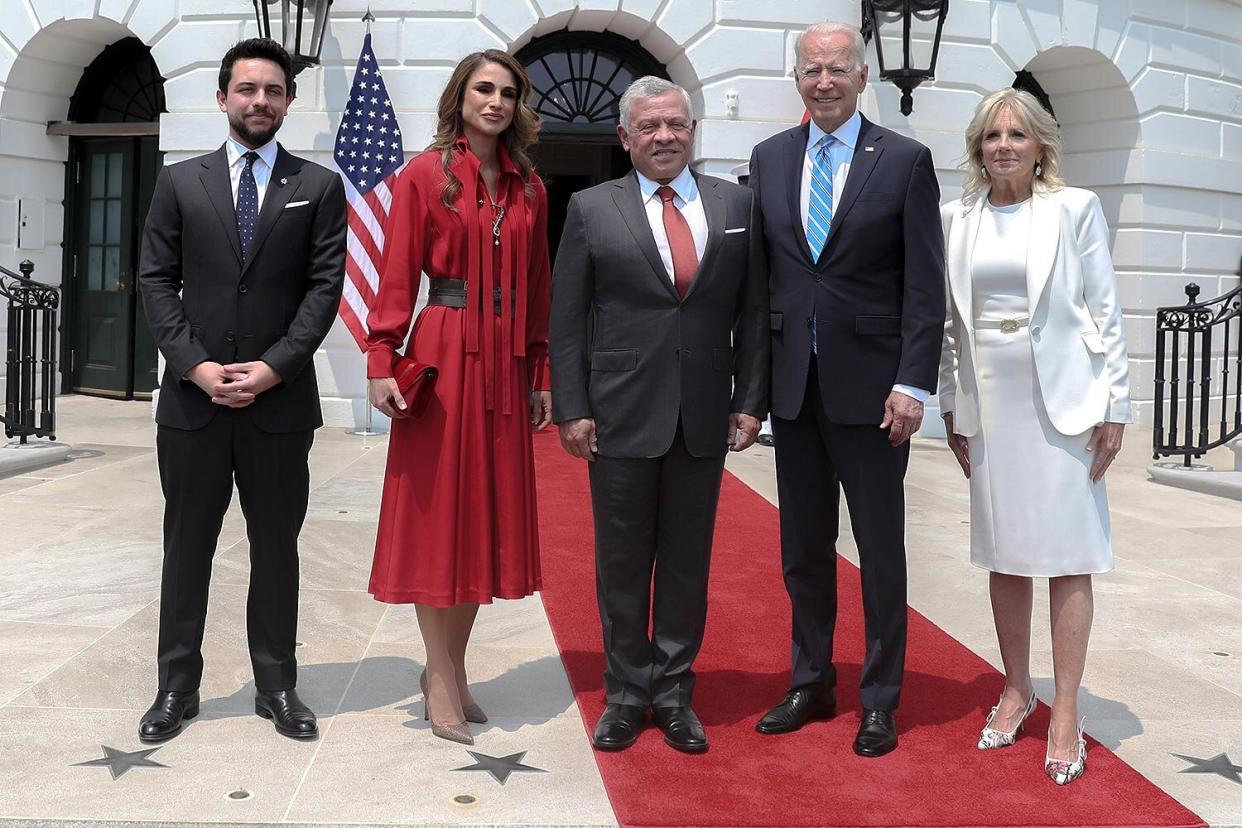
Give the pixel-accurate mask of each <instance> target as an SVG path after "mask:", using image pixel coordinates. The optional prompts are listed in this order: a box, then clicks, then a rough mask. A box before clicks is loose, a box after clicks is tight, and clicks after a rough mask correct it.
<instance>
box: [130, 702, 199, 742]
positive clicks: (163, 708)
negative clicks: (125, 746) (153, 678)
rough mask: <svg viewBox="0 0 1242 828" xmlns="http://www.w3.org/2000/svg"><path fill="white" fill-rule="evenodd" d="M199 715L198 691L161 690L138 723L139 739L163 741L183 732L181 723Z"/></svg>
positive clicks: (143, 740)
mask: <svg viewBox="0 0 1242 828" xmlns="http://www.w3.org/2000/svg"><path fill="white" fill-rule="evenodd" d="M197 715H198V691H197V690H188V691H186V692H181V691H179V690H161V691H159V692H158V693H156V694H155V701H154V702H153V703H152V704H151V707H150V709H148V710H147V712H146V713H143V714H142V720H141V721H140V722H139V723H138V739H139V741H142V742H163V741H165V740H167V739H171V738H172V737H174V736H176V735H177V734H178V733H180V732H181V723H182V721H184V720H187V719H193V718H194V717H195V716H197Z"/></svg>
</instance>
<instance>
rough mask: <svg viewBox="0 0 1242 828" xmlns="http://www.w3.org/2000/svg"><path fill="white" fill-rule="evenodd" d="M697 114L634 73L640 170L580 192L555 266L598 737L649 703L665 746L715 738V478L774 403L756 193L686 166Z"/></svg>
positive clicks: (556, 411) (634, 152)
mask: <svg viewBox="0 0 1242 828" xmlns="http://www.w3.org/2000/svg"><path fill="white" fill-rule="evenodd" d="M694 127H695V122H694V120H693V118H692V117H691V115H690V99H689V97H688V96H687V95H686V92H685V90H683V89H681V88H680V87H678V86H675V85H673V84H671V83H669V82H668V81H666V80H662V79H659V78H654V77H645V78H640V79H639V80H637V81H635V82H634V83H633V84H632V85H631V86H630V88H629V89H628V90H627V91H626V93H625V95H623V96H622V98H621V124H620V126H619V127H618V134H619V135H620V137H621V142H622V145H623V146H624V147H625V148H626V150H627V151H628V152H629V154H630V158H631V160H632V161H633V163H634V172H631V173H630V174H629V175H627V176H625V177H624V178H619V179H617V180H615V181H609V182H607V183H604V184H600V185H599V186H597V187H592V188H591V189H589V190H584V191H582V192H580V193H575V194H574V196H573V198H572V199H571V200H570V203H569V212H568V217H567V219H566V221H565V232H564V235H563V236H562V237H561V245H560V249H559V250H558V252H557V258H556V269H555V272H554V273H553V277H552V323H551V335H550V355H551V360H552V387H553V388H554V389H555V392H554V393H553V395H552V409H553V410H552V413H553V419H554V421H555V422H556V423H557V424H558V425H559V427H560V434H561V443H562V444H563V445H564V447H565V449H566V450H567V451H568V452H569V453H570V454H572V455H574V456H575V457H580V458H582V459H584V460H587V461H589V468H590V480H591V502H592V505H593V509H594V517H595V559H596V564H595V572H596V587H597V595H598V600H599V612H600V620H601V622H602V624H603V633H604V655H605V658H606V660H607V664H606V668H605V671H604V685H605V689H606V691H607V699H608V707H607V709H606V710H605V712H604V715H603V717H602V718H601V719H600V720H599V723H598V725H597V726H596V728H595V736H594V743H595V746H596V747H597V748H599V749H601V750H620V749H623V748H626V747H629V746H630V745H631V744H633V743H634V740H635V739H637V737H638V731H639V729H640V728H641V726H642V723H643V721H644V719H645V718H646V715H647V710H648V709H649V708H650V709H651V710H652V711H653V713H654V717H655V721H656V724H657V725H658V726H659V727H660V729H661V730H663V731H664V739H665V741H666V742H667V743H668V744H669V745H671V746H672V747H674V748H676V749H678V750H682V751H687V752H701V751H704V750H706V749H707V735H706V733H705V731H704V730H703V726H702V724H700V722H699V720H698V718H697V717H696V716H695V714H694V710H693V709H692V708H691V706H690V701H691V696H692V694H693V690H694V671H693V670H692V669H691V667H692V665H693V662H694V657H695V655H696V654H697V653H698V650H699V645H700V644H701V643H702V641H703V627H704V623H705V621H706V616H707V571H708V562H709V560H710V557H711V548H712V530H713V528H714V526H715V518H716V504H717V501H718V500H719V497H720V478H721V473H722V471H723V469H724V459H725V454H726V453H727V451H728V450H729V449H732V450H733V451H741V450H742V449H744V448H746V447H748V446H749V445H750V444H751V443H753V442H754V441H755V438H756V436H758V433H759V424H760V421H762V419H763V416H764V414H765V413H766V410H767V390H768V375H767V371H768V335H767V320H768V284H767V274H766V269H765V268H764V264H763V251H762V249H761V247H760V245H759V242H758V241H757V240H756V239H755V234H754V233H753V232H752V230H753V227H752V224H751V218H752V203H751V196H750V193H749V192H747V191H746V190H745V189H744V188H742V187H739V186H737V185H736V184H733V183H731V182H727V181H722V180H720V179H717V178H712V177H710V176H706V175H698V174H696V173H694V172H692V171H691V170H690V168H689V163H690V147H691V144H692V142H693V138H694ZM653 571H654V596H653V588H652V584H653ZM648 625H650V627H651V634H650V636H649V635H648Z"/></svg>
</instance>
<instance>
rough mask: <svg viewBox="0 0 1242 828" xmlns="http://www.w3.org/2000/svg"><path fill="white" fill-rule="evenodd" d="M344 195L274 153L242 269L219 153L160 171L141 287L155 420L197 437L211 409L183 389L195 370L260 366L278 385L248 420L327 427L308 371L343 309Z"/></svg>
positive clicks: (318, 174) (318, 173)
mask: <svg viewBox="0 0 1242 828" xmlns="http://www.w3.org/2000/svg"><path fill="white" fill-rule="evenodd" d="M344 276H345V191H344V187H343V185H342V184H341V179H340V177H339V176H338V175H337V174H336V173H334V172H331V171H329V170H327V169H325V168H323V167H321V166H319V165H317V164H314V163H312V162H310V161H307V160H305V159H302V158H298V157H297V156H295V155H290V154H289V153H288V152H285V150H284V148H283V147H281V148H279V149H278V151H277V155H276V163H275V165H274V166H273V168H272V176H271V180H270V182H269V183H268V185H267V192H266V193H265V195H264V198H263V206H262V208H261V209H260V211H259V222H258V226H257V227H256V228H255V233H254V238H253V239H252V240H251V243H250V256H249V258H248V259H247V260H246V262H245V263H243V262H242V255H241V241H240V239H239V237H238V234H237V217H236V212H235V210H234V204H233V191H232V186H231V185H230V183H229V171H228V156H227V155H226V154H225V151H224V148H223V147H221V148H220V149H218V150H216V151H215V152H213V153H210V154H208V155H204V156H201V157H199V158H192V159H190V160H188V161H182V162H181V163H178V164H173V165H171V166H168V167H165V168H164V170H163V171H162V172H161V173H160V176H159V180H158V181H157V182H156V185H155V193H154V195H153V196H152V199H151V210H150V212H149V213H148V214H147V224H146V230H145V233H144V236H143V243H142V257H141V261H140V263H139V279H140V284H141V287H142V298H143V304H144V307H145V310H146V314H147V320H148V322H149V323H150V325H151V333H152V335H153V336H154V339H155V344H156V345H157V346H158V347H159V349H160V352H161V353H163V355H164V359H165V360H166V361H167V364H166V366H165V368H164V378H163V381H162V383H161V385H160V398H159V405H158V407H157V410H156V414H155V419H156V422H158V423H159V424H160V425H165V426H170V427H172V428H180V429H189V430H193V429H199V428H202V427H203V426H205V425H207V423H209V422H210V421H211V418H212V417H213V416H214V415H215V413H216V411H217V410H218V409H219V406H217V405H215V404H214V403H213V402H212V401H211V398H210V397H208V396H207V395H206V394H205V393H203V391H202V390H201V389H199V388H198V386H196V385H194V383H192V382H190V381H189V380H186V379H183V377H184V376H185V373H186V372H187V371H189V370H190V369H191V368H193V367H194V366H195V365H197V364H199V363H200V362H204V361H207V360H211V361H214V362H219V363H221V364H228V363H230V362H249V361H252V360H263V361H264V362H266V363H267V364H268V365H270V366H272V368H274V369H275V370H276V372H277V373H278V374H279V375H280V378H281V382H280V383H278V384H277V385H276V386H275V387H274V388H271V389H269V390H268V391H266V392H264V393H262V394H260V395H259V396H258V397H257V398H256V399H255V401H254V403H253V404H251V405H250V406H249V407H248V408H247V409H245V410H246V411H248V412H249V413H250V415H251V416H252V417H253V419H254V422H255V424H256V425H257V426H259V427H260V428H262V429H263V430H265V431H269V432H291V431H306V430H310V429H314V428H318V427H319V426H320V425H322V424H323V418H322V415H321V413H320V409H319V386H318V384H317V383H316V382H315V369H314V366H313V365H312V364H311V360H312V358H313V357H314V354H315V351H316V349H318V347H319V345H320V343H321V342H323V339H324V337H325V336H326V335H327V333H328V330H329V329H330V328H331V327H332V321H333V319H334V318H335V317H336V311H337V307H338V305H339V303H340V297H341V287H342V284H343V280H344Z"/></svg>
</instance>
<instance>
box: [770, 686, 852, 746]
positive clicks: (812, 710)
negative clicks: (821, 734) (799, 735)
mask: <svg viewBox="0 0 1242 828" xmlns="http://www.w3.org/2000/svg"><path fill="white" fill-rule="evenodd" d="M835 715H837V696H836V694H835V693H834V692H833V691H832V688H831V687H799V688H797V689H796V690H790V691H789V692H788V693H786V694H785V698H784V699H782V700H781V703H780V704H778V705H777V706H776V707H773V708H772V709H771V710H769V711H768V712H767V715H765V716H764V717H763V718H762V719H760V720H759V721H758V722H756V723H755V730H757V731H759V732H760V733H766V734H768V735H770V736H771V735H775V734H777V733H793V732H794V731H795V730H798V729H800V728H801V727H802V726H803V725H804V724H806V723H807V722H810V721H822V720H824V719H831V718H832V717H833V716H835Z"/></svg>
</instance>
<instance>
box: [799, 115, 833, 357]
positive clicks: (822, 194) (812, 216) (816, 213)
mask: <svg viewBox="0 0 1242 828" xmlns="http://www.w3.org/2000/svg"><path fill="white" fill-rule="evenodd" d="M834 140H836V139H835V138H833V137H832V136H831V135H825V136H824V137H823V138H822V139H820V142H819V149H818V150H816V152H815V162H814V166H813V169H812V171H811V200H810V203H809V204H808V206H807V212H806V241H807V244H809V245H810V247H811V253H812V254H814V256H815V260H816V261H818V260H819V257H820V254H822V253H823V252H824V245H825V244H827V242H828V231H829V230H831V229H832V158H831V157H830V156H829V154H828V147H829V146H831V145H832V142H833V141H834ZM815 327H816V326H815V317H814V315H812V316H811V353H813V354H817V353H819V347H818V346H817V345H816V342H815V340H816V334H817V331H816V329H815Z"/></svg>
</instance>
